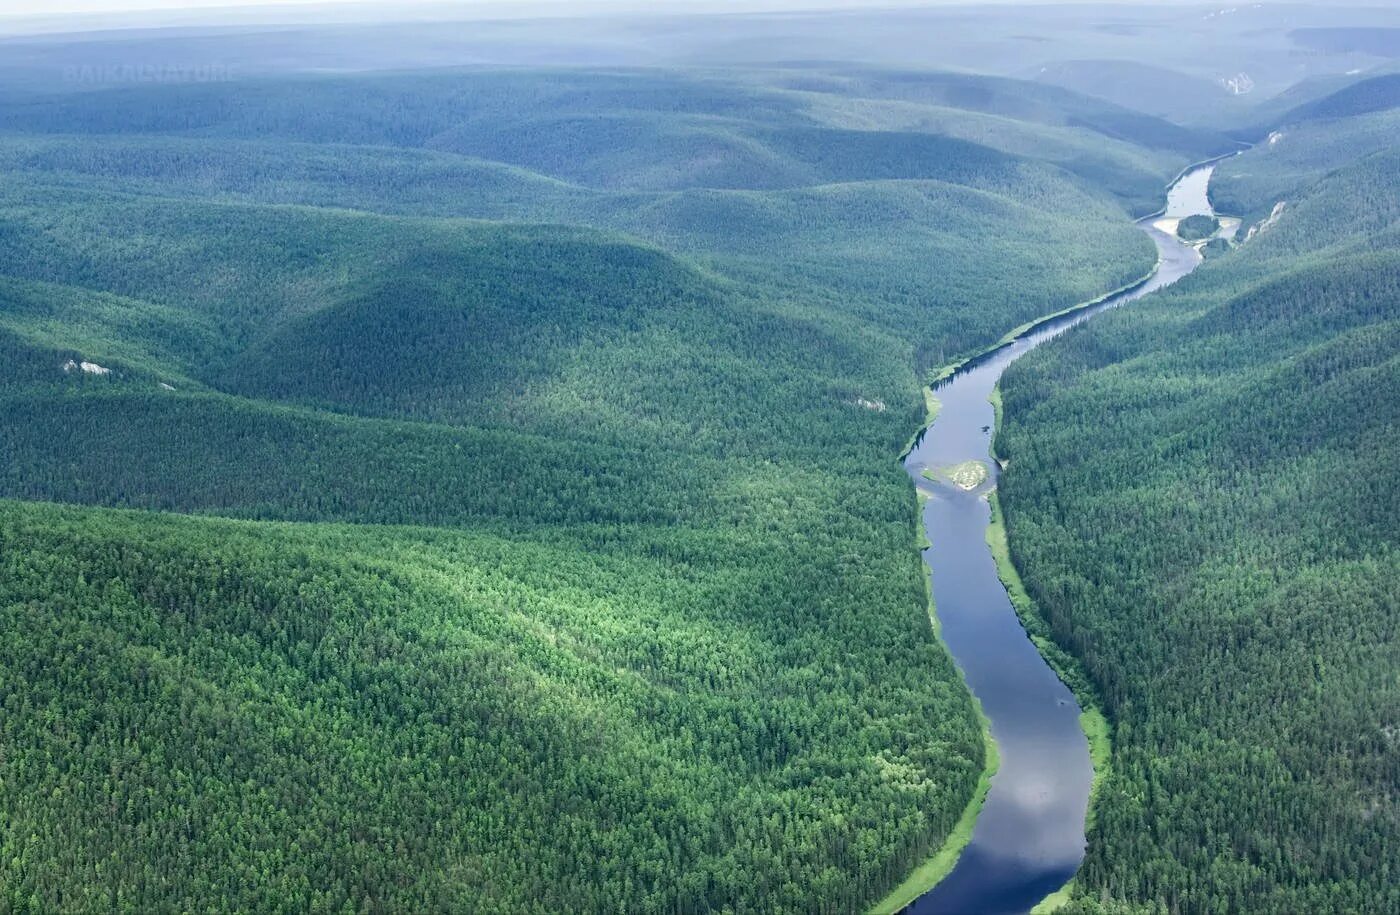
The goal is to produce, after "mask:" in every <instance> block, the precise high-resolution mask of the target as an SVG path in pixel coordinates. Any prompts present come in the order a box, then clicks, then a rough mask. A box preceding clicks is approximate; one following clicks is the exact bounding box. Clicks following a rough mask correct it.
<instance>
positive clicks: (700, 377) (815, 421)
mask: <svg viewBox="0 0 1400 915" xmlns="http://www.w3.org/2000/svg"><path fill="white" fill-rule="evenodd" d="M866 78H867V79H871V80H874V79H876V75H875V74H869V75H867V77H866ZM770 80H771V81H781V80H779V79H778V78H777V77H772V78H770ZM929 82H930V83H931V84H934V86H933V88H929V89H928V90H926V91H927V92H929V93H934V92H935V90H936V91H938V92H942V93H944V94H945V95H946V94H947V93H948V88H947V86H946V84H944V83H945V82H946V81H943V82H941V81H939V80H930V81H929ZM940 86H941V88H939V87H940ZM1013 88H1014V87H1013ZM1000 90H1001V91H1002V92H1003V93H1005V92H1006V91H1007V88H1006V87H1000ZM870 91H872V92H874V91H875V90H874V89H872V90H870ZM915 91H925V90H920V89H919V87H918V86H916V85H906V87H905V92H906V94H909V93H912V92H915ZM1045 95H1046V96H1047V98H1046V99H1045V100H1044V101H1043V102H1041V103H1040V104H1039V105H1038V106H1037V107H1036V108H1035V109H1034V111H1028V112H1026V119H1025V120H1015V119H1010V118H1007V117H1006V116H1005V115H1003V114H992V113H988V112H986V111H983V110H979V109H978V108H977V107H970V108H968V109H966V110H964V109H955V108H947V107H945V108H942V109H940V119H941V122H942V123H944V124H959V125H960V126H961V128H962V131H961V132H964V133H975V132H976V131H975V127H976V125H977V124H978V123H979V122H981V123H985V121H986V119H988V118H993V117H994V118H996V119H997V121H998V124H999V125H1000V126H999V139H998V141H997V143H995V144H993V145H985V144H981V143H976V142H973V141H971V140H969V139H965V138H963V137H961V136H958V135H955V132H952V131H938V130H924V131H915V130H902V129H895V128H894V127H891V128H890V129H887V130H873V131H872V130H860V131H854V130H851V129H849V128H846V127H841V126H836V125H833V124H832V123H830V122H831V121H832V120H833V119H836V118H838V116H839V117H846V116H849V115H850V114H851V113H852V112H855V111H859V110H860V108H861V106H862V105H864V104H868V103H867V102H864V101H862V100H861V99H860V98H858V97H852V96H851V95H849V94H844V93H821V92H816V91H812V90H806V91H803V92H796V91H793V90H789V89H779V88H773V87H771V86H768V85H754V84H753V83H752V82H748V81H744V80H731V81H727V82H725V81H717V80H716V79H714V78H713V77H706V76H699V75H690V74H686V73H675V74H658V75H653V76H642V75H638V74H629V75H627V76H626V77H625V78H624V77H618V76H612V75H609V74H603V73H599V74H592V73H586V72H578V73H570V74H568V75H567V76H564V77H561V76H559V75H556V74H547V73H546V74H537V75H532V74H521V73H518V72H517V73H500V74H496V73H476V74H451V75H442V74H437V73H431V74H423V75H421V76H405V75H386V76H378V75H368V76H359V77H353V78H352V77H338V78H333V79H332V78H316V77H285V78H282V79H280V80H278V81H269V82H263V83H261V84H259V85H258V86H257V87H256V91H255V92H253V91H245V90H244V89H243V88H242V87H239V86H236V85H235V86H225V85H219V86H213V87H195V88H190V87H184V86H173V87H165V86H157V87H142V88H138V89H129V90H128V89H115V90H111V91H104V92H100V93H94V94H90V95H84V94H77V95H73V96H71V97H60V98H42V99H33V100H31V99H28V98H20V99H18V100H15V99H12V100H9V101H8V102H7V103H6V104H5V105H4V106H3V109H2V110H0V121H3V123H4V125H5V133H4V135H3V137H0V157H3V158H4V159H5V161H6V163H7V165H6V168H5V169H4V171H3V174H0V237H3V239H4V244H3V245H0V305H3V308H0V354H3V357H4V364H5V365H6V371H5V373H4V375H3V377H0V429H3V431H0V495H3V496H4V497H6V498H8V499H10V500H19V501H9V502H4V503H0V506H3V507H0V519H3V520H0V594H3V597H0V608H2V612H0V620H2V621H3V622H0V628H3V633H4V638H3V641H0V644H3V645H4V647H3V648H0V655H3V658H4V663H3V664H0V669H3V671H4V673H3V677H4V681H3V683H4V685H3V688H2V689H0V695H3V697H4V699H3V701H4V702H5V704H6V708H7V710H8V713H7V714H6V715H5V716H4V737H3V741H4V746H5V756H4V764H3V766H4V768H3V776H0V785H3V789H0V790H3V792H4V795H5V809H6V810H7V811H8V812H9V814H10V815H9V816H8V817H7V819H6V821H5V824H4V827H3V830H0V887H2V888H3V894H4V898H5V900H6V902H5V905H6V906H7V907H8V908H10V909H12V910H14V911H23V912H47V911H53V910H99V909H118V910H132V911H141V910H150V909H152V908H155V909H176V910H179V909H216V910H238V909H243V910H256V911H265V910H271V911H307V910H312V911H335V912H340V911H402V910H440V911H452V910H463V909H471V910H473V911H482V912H486V911H500V912H519V911H541V912H543V911H558V910H560V909H561V908H570V909H583V910H589V911H600V912H601V911H624V910H625V911H654V912H680V911H695V912H700V911H771V912H783V911H787V912H809V911H827V912H843V911H851V910H854V909H860V908H862V907H864V906H866V905H868V904H870V903H871V902H873V901H874V900H876V899H878V898H879V897H881V896H883V895H884V893H885V892H886V891H888V890H889V888H890V887H892V886H893V885H895V884H896V883H898V882H900V881H901V880H902V879H903V877H904V876H905V874H906V873H907V872H908V871H909V870H911V869H912V868H913V867H914V866H915V865H916V864H918V863H920V862H922V861H923V860H924V859H925V858H927V857H929V856H930V855H932V854H933V853H934V852H936V851H937V850H938V849H939V847H940V846H941V844H942V842H943V840H944V839H945V837H946V836H947V835H948V834H949V832H950V831H951V830H952V828H953V825H954V823H955V822H956V821H957V820H958V819H959V817H960V816H961V815H962V813H963V809H964V807H965V806H966V804H967V801H968V799H969V797H970V796H971V794H972V792H973V789H974V786H975V785H976V783H977V782H978V780H979V778H980V777H981V776H982V772H983V768H984V765H985V757H984V753H985V744H984V740H983V735H982V726H981V723H980V721H979V720H978V719H977V717H976V713H975V710H974V706H973V704H972V702H971V700H970V699H969V696H968V694H967V692H966V690H965V688H964V687H963V686H962V683H961V680H960V678H959V676H958V674H957V671H956V669H955V668H954V666H953V664H952V661H951V659H950V658H949V656H948V654H947V652H946V650H945V649H944V648H943V647H942V645H941V644H940V643H939V641H938V640H937V637H936V635H935V632H934V629H933V627H932V626H931V625H930V620H929V615H928V613H929V608H928V597H927V590H926V585H925V583H924V581H923V577H924V576H923V571H922V565H921V563H920V561H919V557H918V546H917V540H916V538H915V536H914V534H913V532H912V530H911V527H912V525H913V524H914V521H915V518H916V503H915V500H914V498H913V494H912V493H911V492H909V491H908V489H907V488H906V486H905V484H904V480H903V477H902V475H901V473H900V472H899V469H898V467H897V466H896V464H895V462H894V460H893V458H894V456H895V455H897V454H898V451H899V449H900V447H901V446H902V444H903V442H904V440H905V439H906V438H907V437H908V435H909V431H910V429H911V428H913V427H914V426H915V425H916V424H917V423H918V421H919V419H920V417H921V416H922V413H923V405H922V398H921V396H920V392H919V386H920V379H921V378H922V376H923V375H924V374H925V373H927V372H929V371H931V370H933V369H936V368H937V367H938V366H940V365H942V364H943V363H944V362H946V361H948V360H949V359H951V358H954V357H955V356H957V355H959V354H964V353H968V352H972V351H975V350H977V349H979V348H981V347H984V346H986V345H987V344H989V343H991V342H993V341H995V340H996V339H997V338H998V337H1000V335H1001V334H1002V333H1004V332H1005V330H1006V329H1007V328H1008V327H1011V326H1015V325H1017V324H1019V323H1022V322H1024V321H1026V320H1029V319H1032V318H1034V317H1035V316H1036V315H1038V314H1040V313H1042V312H1043V311H1045V310H1056V309H1059V308H1064V307H1067V306H1069V305H1072V304H1074V303H1075V302H1077V301H1080V300H1083V299H1085V298H1088V297H1091V296H1093V295H1095V294H1097V293H1098V292H1100V291H1101V290H1103V289H1105V288H1112V287H1114V286H1118V285H1122V284H1123V283H1125V282H1127V281H1130V280H1132V279H1134V278H1136V277H1138V276H1141V275H1142V274H1143V273H1144V272H1146V271H1147V270H1148V269H1149V268H1150V267H1151V245H1150V244H1148V243H1147V242H1146V240H1145V239H1144V238H1143V237H1142V236H1141V233H1139V232H1137V231H1136V230H1135V229H1133V228H1132V227H1131V225H1130V223H1129V221H1128V219H1127V216H1128V214H1129V213H1131V212H1135V211H1138V210H1142V209H1144V208H1146V207H1147V206H1148V202H1149V193H1148V189H1149V188H1152V187H1159V186H1160V184H1161V183H1162V182H1164V181H1165V180H1166V179H1167V178H1168V177H1170V175H1171V174H1172V172H1174V171H1175V170H1176V169H1177V168H1179V167H1180V166H1181V164H1182V163H1184V162H1185V161H1187V159H1188V157H1189V156H1191V155H1195V154H1197V152H1198V148H1199V147H1200V145H1202V144H1204V146H1205V147H1206V148H1211V147H1210V144H1212V143H1219V142H1221V141H1220V140H1219V139H1218V138H1214V139H1213V138H1212V135H1210V134H1201V135H1199V136H1198V135H1197V134H1194V133H1192V132H1190V131H1186V130H1172V129H1170V128H1168V127H1166V126H1165V125H1164V124H1163V123H1162V122H1157V121H1154V120H1153V119H1151V118H1144V117H1141V116H1137V117H1135V118H1127V117H1126V115H1123V114H1122V113H1121V112H1119V113H1117V114H1118V116H1120V117H1124V118H1125V119H1126V121H1127V124H1128V127H1129V128H1134V127H1141V128H1142V130H1143V135H1144V136H1145V137H1147V138H1148V139H1147V140H1143V141H1142V145H1139V144H1138V143H1136V142H1134V141H1133V140H1131V139H1112V140H1109V139H1107V138H1105V139H1104V140H1102V141H1092V142H1091V141H1089V140H1087V139H1086V138H1085V131H1084V130H1083V129H1081V128H1071V127H1067V126H1065V125H1064V122H1065V121H1066V120H1067V119H1068V118H1070V117H1079V116H1081V114H1082V111H1083V110H1090V111H1096V110H1103V109H1105V107H1106V106H1104V105H1102V104H1101V103H1097V102H1093V101H1091V100H1088V99H1084V98H1081V97H1076V96H1074V95H1072V94H1070V93H1067V92H1062V91H1055V92H1047V93H1045ZM976 97H977V98H978V99H981V98H982V96H981V95H978V96H976ZM235 98H236V99H238V102H237V104H234V103H233V101H232V100H233V99H235ZM434 100H441V102H440V103H439V102H438V101H434ZM453 100H457V101H456V102H454V101H453ZM461 100H470V105H469V107H467V108H454V107H453V105H454V104H457V105H461V104H463V103H462V101H461ZM678 100H684V104H679V101H678ZM945 101H946V99H945ZM995 101H996V97H993V98H992V99H991V100H990V101H987V100H982V102H981V105H982V107H983V108H987V107H990V106H991V105H992V104H993V102H995ZM905 104H906V105H911V106H913V105H916V104H917V103H916V102H915V101H912V100H911V101H906V102H905ZM1052 105H1060V106H1062V107H1068V108H1069V109H1070V110H1071V111H1072V112H1073V114H1064V113H1056V112H1055V111H1054V109H1053V108H1052V107H1051V106H1052ZM561 109H566V110H567V111H568V113H569V114H568V117H569V118H570V120H568V122H567V126H561V122H560V117H561V115H560V113H559V112H560V110H561ZM1108 110H1109V111H1111V112H1113V111H1115V110H1114V109H1108ZM310 112H324V113H327V114H326V116H325V117H324V118H322V119H320V120H318V118H317V116H314V115H311V114H309V113H310ZM507 121H508V123H507ZM964 121H965V122H966V123H964ZM700 122H703V125H701V124H700ZM697 125H700V126H697ZM702 127H703V130H702ZM1113 129H1114V130H1115V131H1120V132H1121V130H1122V125H1121V124H1118V123H1116V122H1114V127H1113ZM696 131H701V132H703V133H704V134H705V135H706V136H707V137H710V140H708V141H707V142H711V141H712V142H713V143H716V144H719V146H717V147H715V148H718V149H730V148H731V147H733V148H739V147H742V148H743V149H747V150H752V151H754V158H753V159H752V161H748V162H747V164H745V160H744V159H742V158H737V159H736V158H735V157H733V156H730V155H728V154H727V153H726V154H725V155H724V156H723V157H722V158H723V160H724V161H725V162H726V166H725V171H723V172H722V173H714V172H711V171H706V170H704V168H702V166H701V165H700V164H699V163H701V162H706V161H709V160H711V159H712V158H713V154H712V151H711V150H708V149H707V148H704V147H696V146H695V142H694V141H695V137H696V136H697V134H696ZM1154 131H1156V132H1158V133H1165V134H1166V135H1169V136H1171V137H1173V138H1174V139H1175V140H1176V141H1179V142H1180V143H1182V144H1185V146H1186V147H1187V148H1185V149H1181V150H1178V149H1173V148H1168V149H1165V150H1163V149H1158V148H1155V147H1153V146H1151V145H1150V144H1149V143H1148V140H1151V141H1152V142H1156V139H1155V138H1156V133H1154ZM114 134H119V135H114ZM512 137H514V138H515V139H511V138H512ZM666 138H671V139H666ZM1041 138H1051V139H1053V140H1054V141H1055V142H1054V143H1047V144H1046V147H1045V148H1046V151H1047V153H1048V155H1047V156H1046V157H1043V158H1042V157H1035V156H1030V155H1027V154H1026V153H1027V151H1028V150H1031V149H1034V148H1035V147H1036V145H1037V143H1038V142H1039V140H1040V139H1041ZM654 141H655V142H654ZM668 144H669V145H668ZM735 144H737V146H734V145H735ZM1193 144H1196V145H1193ZM1090 147H1098V149H1099V155H1098V159H1097V161H1099V162H1101V163H1106V164H1103V165H1086V164H1085V163H1083V162H1081V163H1080V167H1081V168H1091V169H1100V168H1102V169H1105V170H1107V171H1108V172H1111V173H1112V174H1115V175H1118V176H1120V178H1121V180H1122V184H1121V188H1122V190H1121V191H1120V192H1119V193H1113V192H1110V191H1105V190H1104V189H1103V188H1102V187H1101V186H1100V183H1099V182H1097V181H1096V180H1089V179H1086V178H1084V177H1082V176H1080V175H1078V174H1076V173H1074V172H1070V171H1066V170H1065V169H1064V168H1062V167H1061V166H1060V165H1059V164H1057V163H1056V161H1055V157H1057V156H1060V155H1063V154H1065V151H1066V150H1069V149H1089V148H1090ZM638 155H644V156H648V157H650V158H651V159H652V160H654V161H651V162H643V161H640V160H638V159H637V158H636V156H638ZM619 157H622V158H619ZM1090 161H1093V160H1090ZM741 166H742V167H741ZM697 169H700V170H697ZM1110 184H1111V182H1110ZM735 227H738V228H739V232H738V234H736V232H735ZM896 240H900V241H901V242H902V243H896ZM1009 263H1014V264H1016V265H1017V269H1016V270H1015V276H1017V277H1018V280H1017V281H1016V282H1014V283H1007V282H1004V281H999V278H1004V274H1005V270H1006V265H1007V264H1009ZM133 512H134V513H133ZM182 516H184V517H182Z"/></svg>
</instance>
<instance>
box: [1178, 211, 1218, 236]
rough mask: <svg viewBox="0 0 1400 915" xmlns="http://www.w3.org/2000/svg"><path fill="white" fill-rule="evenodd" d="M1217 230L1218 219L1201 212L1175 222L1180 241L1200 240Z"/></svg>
mask: <svg viewBox="0 0 1400 915" xmlns="http://www.w3.org/2000/svg"><path fill="white" fill-rule="evenodd" d="M1219 230H1220V220H1218V219H1216V218H1215V217H1214V216H1205V215H1202V214H1197V215H1195V216H1187V217H1186V218H1185V219H1183V220H1181V222H1179V223H1177V224H1176V234H1177V237H1178V238H1180V239H1181V240H1182V241H1201V240H1202V239H1206V238H1210V237H1211V236H1212V235H1214V234H1215V233H1216V232H1218V231H1219Z"/></svg>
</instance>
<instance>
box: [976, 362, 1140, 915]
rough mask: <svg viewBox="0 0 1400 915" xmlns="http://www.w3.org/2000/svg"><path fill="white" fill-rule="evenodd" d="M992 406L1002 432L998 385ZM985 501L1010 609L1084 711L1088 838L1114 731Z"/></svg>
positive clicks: (1056, 901) (995, 510)
mask: <svg viewBox="0 0 1400 915" xmlns="http://www.w3.org/2000/svg"><path fill="white" fill-rule="evenodd" d="M991 401H992V407H993V409H994V410H995V411H996V428H997V429H1000V428H1001V424H1002V415H1001V414H1002V403H1001V386H1000V385H997V386H996V387H994V388H992V396H991ZM992 457H993V459H997V456H996V446H995V439H993V449H992ZM987 498H988V501H989V502H990V503H991V510H992V519H991V522H990V523H988V525H987V546H988V547H989V548H990V549H991V551H992V558H993V559H994V560H996V564H997V576H998V577H999V578H1001V583H1002V584H1003V585H1004V586H1005V587H1006V593H1007V595H1008V596H1009V597H1010V598H1011V606H1012V607H1013V608H1015V610H1016V616H1017V617H1018V618H1019V619H1020V620H1021V626H1022V627H1024V628H1025V630H1026V635H1027V636H1028V637H1029V638H1030V640H1031V642H1032V644H1034V645H1035V647H1036V650H1037V651H1039V652H1040V656H1041V657H1043V658H1044V659H1045V662H1046V663H1047V664H1049V665H1050V669H1051V670H1053V671H1054V672H1055V675H1056V676H1057V677H1059V678H1060V680H1061V681H1062V682H1063V683H1064V684H1065V685H1066V686H1068V687H1069V689H1070V692H1072V693H1074V698H1075V699H1076V700H1077V701H1078V702H1079V708H1080V709H1081V711H1080V713H1079V726H1080V727H1081V728H1082V729H1083V730H1084V736H1085V738H1087V739H1088V741H1089V761H1090V763H1091V764H1092V765H1093V767H1094V780H1093V782H1092V783H1091V784H1090V786H1089V808H1088V810H1087V811H1086V813H1085V821H1084V829H1085V831H1086V832H1087V831H1088V830H1089V829H1090V828H1091V827H1092V826H1093V825H1094V802H1095V801H1096V800H1097V799H1098V796H1099V791H1100V789H1101V788H1102V787H1103V783H1104V779H1105V778H1106V777H1107V776H1108V770H1109V766H1110V765H1111V763H1112V760H1113V726H1112V724H1111V723H1110V722H1109V720H1108V717H1107V716H1106V715H1104V713H1103V706H1102V703H1101V702H1100V701H1099V698H1098V695H1097V693H1096V691H1095V690H1094V685H1093V683H1092V682H1090V680H1089V678H1088V675H1087V674H1086V673H1085V672H1084V668H1083V667H1082V666H1081V665H1080V663H1079V661H1078V659H1076V658H1075V657H1074V655H1072V654H1070V653H1069V652H1067V651H1065V650H1064V649H1063V648H1061V647H1060V646H1059V645H1058V644H1056V642H1055V641H1054V639H1052V638H1051V637H1050V629H1049V626H1048V625H1047V624H1046V622H1045V619H1044V617H1042V616H1041V615H1040V611H1039V610H1038V609H1037V608H1036V606H1035V601H1034V600H1032V599H1031V596H1030V593H1029V592H1028V591H1027V590H1026V586H1025V583H1024V582H1022V581H1021V574H1020V573H1019V572H1017V571H1016V564H1015V563H1014V562H1012V560H1011V543H1010V540H1009V539H1008V536H1007V531H1006V519H1005V516H1004V515H1003V514H1002V511H1001V501H1000V500H999V499H998V498H997V491H996V490H995V489H993V490H992V491H991V492H990V493H988V496H987ZM1073 886H1074V880H1073V879H1071V880H1070V882H1069V883H1066V884H1065V885H1064V886H1062V887H1061V888H1060V889H1058V890H1056V891H1055V892H1054V893H1051V894H1050V895H1049V896H1047V897H1045V899H1043V900H1041V902H1040V904H1039V905H1037V906H1036V907H1035V908H1034V909H1032V910H1031V912H1032V915H1044V913H1047V912H1053V911H1055V910H1056V909H1058V908H1060V907H1061V906H1063V905H1065V904H1066V903H1067V902H1069V899H1070V892H1071V890H1072V889H1073Z"/></svg>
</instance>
